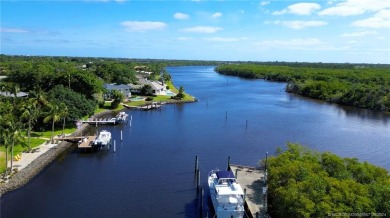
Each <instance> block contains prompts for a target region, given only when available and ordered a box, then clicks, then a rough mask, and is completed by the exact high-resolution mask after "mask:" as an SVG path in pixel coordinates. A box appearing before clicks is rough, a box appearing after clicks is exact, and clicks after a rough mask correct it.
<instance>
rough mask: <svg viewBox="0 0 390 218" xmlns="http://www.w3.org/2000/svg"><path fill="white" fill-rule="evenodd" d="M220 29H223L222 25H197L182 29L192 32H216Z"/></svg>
mask: <svg viewBox="0 0 390 218" xmlns="http://www.w3.org/2000/svg"><path fill="white" fill-rule="evenodd" d="M220 30H223V29H222V28H220V27H212V26H196V27H189V28H184V29H181V31H182V32H191V33H216V32H218V31H220Z"/></svg>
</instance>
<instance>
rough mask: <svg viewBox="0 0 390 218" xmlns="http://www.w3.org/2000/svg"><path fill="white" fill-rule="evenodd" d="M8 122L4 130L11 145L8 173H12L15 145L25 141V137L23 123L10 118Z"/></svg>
mask: <svg viewBox="0 0 390 218" xmlns="http://www.w3.org/2000/svg"><path fill="white" fill-rule="evenodd" d="M6 124H7V125H6V127H7V129H6V130H5V131H4V133H5V138H6V140H7V142H8V143H7V144H8V146H11V166H10V171H9V172H8V173H11V171H12V167H13V158H12V157H13V156H14V147H15V145H17V144H19V143H23V140H24V138H23V136H22V123H20V122H18V121H16V120H15V119H13V120H9V121H8V122H7V123H6ZM7 150H8V149H7ZM7 152H8V151H7ZM7 161H8V160H7ZM8 173H7V170H6V174H8Z"/></svg>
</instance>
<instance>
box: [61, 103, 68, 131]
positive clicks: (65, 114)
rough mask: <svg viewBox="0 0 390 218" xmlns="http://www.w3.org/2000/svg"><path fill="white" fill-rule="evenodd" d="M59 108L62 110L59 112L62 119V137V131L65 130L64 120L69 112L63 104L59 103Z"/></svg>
mask: <svg viewBox="0 0 390 218" xmlns="http://www.w3.org/2000/svg"><path fill="white" fill-rule="evenodd" d="M60 106H61V108H62V111H61V115H60V116H61V117H63V118H64V122H63V124H62V135H64V129H65V118H66V117H67V116H68V115H69V110H68V107H67V106H66V105H65V104H64V103H61V104H60Z"/></svg>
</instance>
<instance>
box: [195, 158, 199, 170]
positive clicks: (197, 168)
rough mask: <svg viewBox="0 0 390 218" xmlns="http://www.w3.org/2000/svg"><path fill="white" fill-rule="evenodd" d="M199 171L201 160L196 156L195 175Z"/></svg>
mask: <svg viewBox="0 0 390 218" xmlns="http://www.w3.org/2000/svg"><path fill="white" fill-rule="evenodd" d="M198 170H199V160H198V155H196V156H195V173H196V171H198Z"/></svg>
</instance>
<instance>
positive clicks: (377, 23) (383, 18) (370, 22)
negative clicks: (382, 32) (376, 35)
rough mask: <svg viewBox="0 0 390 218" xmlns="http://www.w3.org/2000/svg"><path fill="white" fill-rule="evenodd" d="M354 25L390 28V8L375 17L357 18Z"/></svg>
mask: <svg viewBox="0 0 390 218" xmlns="http://www.w3.org/2000/svg"><path fill="white" fill-rule="evenodd" d="M352 26H356V27H366V28H390V9H386V10H381V11H379V12H378V13H376V14H375V15H374V16H373V17H370V18H367V19H363V20H357V21H355V22H353V23H352Z"/></svg>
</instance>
